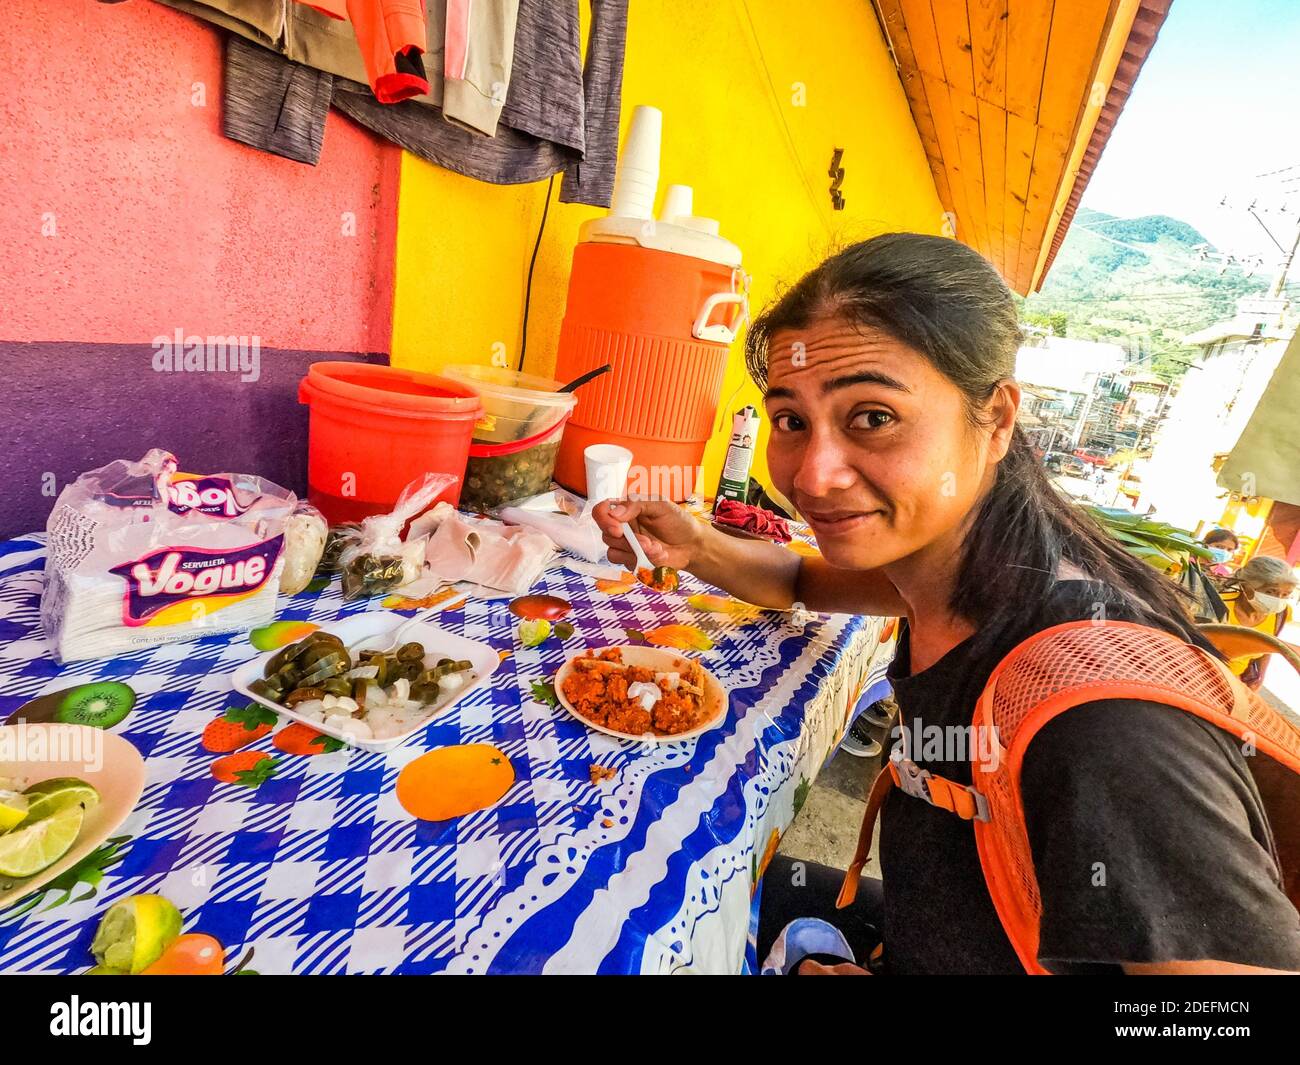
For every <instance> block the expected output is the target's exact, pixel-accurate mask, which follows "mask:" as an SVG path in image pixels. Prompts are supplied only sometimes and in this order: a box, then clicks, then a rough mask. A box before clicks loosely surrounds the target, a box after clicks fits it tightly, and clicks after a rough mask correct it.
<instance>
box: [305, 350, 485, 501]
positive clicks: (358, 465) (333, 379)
mask: <svg viewBox="0 0 1300 1065" xmlns="http://www.w3.org/2000/svg"><path fill="white" fill-rule="evenodd" d="M298 402H299V403H304V404H306V405H307V406H308V407H309V408H310V411H311V421H310V426H309V429H308V446H307V489H308V496H309V498H310V500H311V502H312V505H313V506H315V507H317V508H318V509H319V510H320V512H321V513H322V514H324V515H325V519H326V520H327V521H328V522H329V523H330V524H331V525H335V524H338V523H339V522H345V521H358V520H360V519H361V518H367V517H370V515H372V514H384V513H387V512H388V511H390V510H392V509H393V504H394V503H396V502H397V497H398V496H399V495H400V494H401V492H402V489H403V488H405V487H406V486H407V485H408V484H410V482H411V481H413V480H415V479H416V478H417V477H420V476H422V475H423V474H425V473H449V474H453V475H454V476H455V477H457V478H458V480H457V481H456V483H455V484H454V485H452V486H451V488H449V489H448V490H447V491H446V492H444V493H443V494H442V496H440V497H439V498H440V499H445V500H447V502H449V503H451V504H453V505H454V504H456V503H458V502H459V500H460V488H461V480H460V479H463V478H464V475H465V463H466V461H467V460H468V458H469V445H470V439H471V438H472V437H473V435H474V424H475V423H476V422H477V421H478V420H479V419H480V418H481V417H482V416H483V405H482V403H481V402H480V400H479V398H478V396H477V395H476V394H475V393H474V392H473V391H472V390H471V389H469V388H466V387H465V386H463V385H461V384H459V383H457V382H455V381H450V380H448V379H447V378H445V377H439V376H437V375H435V374H426V373H417V372H416V371H414V370H402V369H398V368H397V367H394V366H376V365H373V364H371V363H364V362H316V363H312V365H311V366H310V367H309V369H308V371H307V376H306V377H304V378H303V379H302V381H300V382H299V384H298Z"/></svg>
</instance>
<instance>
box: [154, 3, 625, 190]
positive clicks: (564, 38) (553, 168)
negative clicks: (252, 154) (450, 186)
mask: <svg viewBox="0 0 1300 1065" xmlns="http://www.w3.org/2000/svg"><path fill="white" fill-rule="evenodd" d="M173 2H174V0H173ZM565 6H566V8H567V7H568V6H569V5H565ZM558 10H559V9H558V7H554V6H553V7H548V6H547V4H546V0H521V2H520V4H519V19H518V23H517V26H516V38H515V39H516V50H515V55H516V62H515V64H514V67H513V71H512V74H511V78H510V85H509V89H508V90H507V92H506V98H505V100H504V103H503V107H502V111H501V120H500V123H499V124H498V125H497V127H496V136H494V137H491V138H486V137H483V136H480V135H477V134H474V133H471V132H469V131H468V129H466V128H463V126H462V124H453V123H451V122H448V121H445V120H444V118H443V113H442V112H441V111H439V110H438V109H436V108H429V107H425V106H421V105H420V103H419V102H418V101H414V100H410V101H406V102H405V103H401V104H393V105H385V104H380V103H378V102H377V101H376V100H375V99H374V97H373V95H372V94H371V93H370V92H369V90H368V89H367V88H366V87H365V86H364V85H362V84H360V83H358V82H355V81H352V80H350V79H344V78H335V77H331V75H329V74H328V73H322V72H321V71H319V70H302V69H299V70H298V71H297V72H296V73H294V74H293V75H292V76H291V75H289V74H288V73H286V70H285V68H286V67H292V66H293V64H291V63H289V62H288V61H287V60H285V59H284V58H283V57H282V56H279V55H275V54H273V53H271V52H268V51H266V50H265V49H264V48H255V47H253V46H252V45H249V44H247V43H246V42H245V41H243V40H241V39H239V38H234V37H232V38H231V39H230V41H229V42H228V44H227V50H226V84H225V90H224V92H225V100H226V107H227V110H228V111H229V112H233V114H230V115H229V116H228V118H227V120H226V128H227V130H228V132H229V135H230V136H233V137H235V139H237V140H240V141H242V142H243V143H245V144H250V145H252V146H253V147H257V148H262V149H264V150H266V151H271V152H275V153H276V154H279V155H285V156H287V157H288V158H291V159H298V160H299V161H300V162H314V159H306V158H303V157H302V154H301V153H300V152H299V153H297V154H295V149H296V147H297V146H299V145H303V144H306V145H310V144H312V143H316V144H317V145H319V141H320V139H321V138H322V137H323V133H324V130H323V127H324V121H325V119H324V115H323V114H321V113H320V112H319V105H318V100H319V98H320V97H321V96H322V95H325V94H329V95H330V97H331V99H332V102H333V105H334V106H335V107H336V108H338V110H340V111H342V112H343V113H344V114H345V115H347V116H348V117H349V118H351V119H353V120H354V121H356V122H358V123H360V124H361V125H363V126H365V127H366V128H367V129H370V130H372V131H374V132H376V133H378V134H379V135H380V136H382V137H385V138H386V139H388V140H390V141H392V142H394V143H395V144H398V145H400V146H401V147H403V148H405V149H406V150H407V151H409V152H411V153H413V154H415V155H418V156H420V157H421V158H423V159H427V160H429V161H430V162H432V163H435V164H437V165H438V166H442V167H444V168H446V169H448V170H453V171H455V172H457V173H460V174H465V175H466V176H468V177H474V178H478V179H479V180H482V181H489V182H492V183H493V184H501V185H509V184H520V183H524V182H532V181H540V180H542V179H545V178H547V177H549V176H550V175H552V174H555V173H559V172H563V173H564V180H563V181H562V183H561V186H560V199H561V200H562V201H564V202H568V203H585V204H591V205H593V206H599V207H608V206H609V204H610V200H611V198H612V196H613V191H614V172H615V167H616V164H617V159H618V116H619V107H620V102H621V89H622V77H623V49H624V43H625V37H626V29H627V0H593V4H592V23H591V32H590V35H589V37H588V42H587V62H586V66H585V69H584V68H582V67H581V66H580V65H579V62H578V57H579V56H580V54H581V40H580V38H579V35H578V23H577V6H576V4H574V5H572V16H573V17H572V20H571V21H568V20H565V19H559V20H557V18H556V12H557V11H558ZM308 86H309V87H308ZM309 100H310V101H311V106H308V101H309ZM548 101H549V104H548ZM311 124H318V125H319V127H320V128H319V129H313V128H310V126H311ZM232 130H233V131H234V132H230V131H232ZM318 155H319V148H318V149H317V156H318Z"/></svg>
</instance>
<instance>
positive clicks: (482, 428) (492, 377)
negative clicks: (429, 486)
mask: <svg viewBox="0 0 1300 1065" xmlns="http://www.w3.org/2000/svg"><path fill="white" fill-rule="evenodd" d="M442 373H443V375H444V376H446V377H448V378H451V379H452V380H453V381H457V382H459V383H461V384H463V385H466V386H467V387H469V388H472V389H474V390H475V391H476V392H477V393H478V394H479V396H480V397H481V399H482V402H483V412H484V413H483V417H482V418H481V419H480V420H479V422H478V424H477V425H475V427H474V440H473V443H472V444H471V445H470V452H469V463H468V465H467V467H466V470H465V481H464V485H463V487H462V489H461V494H460V506H461V507H462V508H463V509H466V510H490V509H492V508H493V507H498V506H501V505H502V504H505V503H510V502H513V501H514V500H516V499H521V498H524V497H526V496H532V495H537V494H539V493H541V492H545V491H546V490H547V489H549V488H550V486H551V477H552V475H553V473H554V472H555V459H556V456H557V455H558V454H559V450H560V441H561V439H562V438H563V435H564V423H565V422H566V421H568V419H569V416H570V415H571V414H572V413H573V408H574V407H575V406H576V405H577V402H578V399H577V396H575V395H573V394H572V393H568V392H560V391H558V389H559V388H560V387H561V385H560V382H559V381H555V380H552V379H551V378H549V377H538V376H536V375H535V374H525V373H519V372H517V371H515V370H504V369H500V368H498V367H495V366H448V367H445V368H444V369H443V371H442Z"/></svg>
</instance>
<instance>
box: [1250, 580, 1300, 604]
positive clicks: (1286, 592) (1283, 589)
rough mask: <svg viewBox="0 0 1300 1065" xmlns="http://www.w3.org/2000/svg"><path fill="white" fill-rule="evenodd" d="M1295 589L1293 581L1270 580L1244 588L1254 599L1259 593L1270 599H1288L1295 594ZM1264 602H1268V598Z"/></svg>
mask: <svg viewBox="0 0 1300 1065" xmlns="http://www.w3.org/2000/svg"><path fill="white" fill-rule="evenodd" d="M1295 589H1296V585H1295V582H1294V581H1271V582H1270V583H1268V584H1260V585H1251V586H1250V587H1249V588H1247V589H1246V594H1247V595H1249V596H1250V598H1251V599H1252V600H1256V601H1258V599H1259V597H1260V596H1261V595H1263V596H1266V597H1269V598H1271V599H1290V598H1291V596H1293V595H1294V594H1295ZM1265 603H1268V599H1266V600H1265ZM1269 605H1271V604H1269Z"/></svg>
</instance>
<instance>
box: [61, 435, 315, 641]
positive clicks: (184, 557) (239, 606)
mask: <svg viewBox="0 0 1300 1065" xmlns="http://www.w3.org/2000/svg"><path fill="white" fill-rule="evenodd" d="M296 503H297V499H296V497H295V496H294V495H293V493H292V492H289V491H287V490H285V489H283V488H281V487H279V486H278V485H275V484H272V483H271V482H270V481H266V480H263V479H262V478H260V477H253V476H248V475H244V474H233V473H221V474H213V475H208V476H198V475H194V474H185V473H178V472H177V469H176V459H175V458H174V457H173V456H172V455H170V454H169V453H168V452H166V451H162V450H159V449H157V448H155V449H153V450H151V451H150V452H149V453H148V454H147V455H145V456H144V458H143V459H141V460H140V461H139V462H130V461H126V460H120V461H117V462H111V463H109V464H108V465H107V466H103V467H101V468H100V469H97V470H91V471H90V472H89V473H83V474H82V475H81V476H80V477H78V478H77V480H76V481H74V482H73V483H72V484H71V485H69V486H68V487H67V488H65V489H64V490H63V492H62V493H61V494H60V495H59V498H58V500H57V501H56V502H55V504H54V509H53V510H52V511H51V513H50V518H49V521H48V523H47V525H46V531H47V533H48V557H47V559H46V564H45V591H44V594H43V595H42V597H41V622H42V625H43V627H44V629H45V636H46V638H47V639H48V640H49V642H50V647H51V649H52V651H53V653H54V656H55V658H56V659H58V660H59V661H60V662H72V661H77V660H79V659H85V658H105V657H109V656H112V655H117V654H122V653H124V652H127V651H134V650H138V649H140V648H142V647H149V646H152V645H155V644H160V643H171V642H174V641H179V640H191V639H197V638H198V637H201V636H210V635H213V634H215V633H225V632H242V631H246V630H248V629H252V628H254V627H256V626H258V625H264V624H266V623H267V622H269V621H271V620H272V619H273V617H274V616H275V600H276V592H277V590H278V585H279V580H280V570H281V568H282V567H283V565H284V544H285V535H284V534H285V526H286V523H287V522H288V520H289V517H290V515H291V514H292V513H293V511H294V506H295V504H296Z"/></svg>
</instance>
